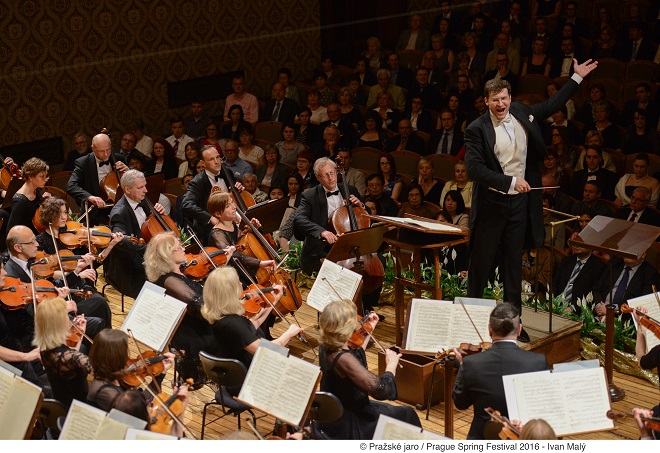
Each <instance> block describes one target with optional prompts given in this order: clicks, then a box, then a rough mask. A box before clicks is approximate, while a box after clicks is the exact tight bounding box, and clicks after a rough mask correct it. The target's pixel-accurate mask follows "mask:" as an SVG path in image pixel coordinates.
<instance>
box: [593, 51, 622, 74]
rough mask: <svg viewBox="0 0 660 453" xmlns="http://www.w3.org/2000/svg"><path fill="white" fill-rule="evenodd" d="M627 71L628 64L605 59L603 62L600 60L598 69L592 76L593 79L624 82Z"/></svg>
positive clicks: (613, 59) (614, 59)
mask: <svg viewBox="0 0 660 453" xmlns="http://www.w3.org/2000/svg"><path fill="white" fill-rule="evenodd" d="M589 48H590V47H589ZM625 71H626V64H625V63H624V62H622V61H621V60H617V59H616V58H603V59H602V60H598V67H597V68H596V69H594V70H593V72H592V73H591V74H590V75H591V78H592V79H614V80H622V79H623V75H624V73H625Z"/></svg>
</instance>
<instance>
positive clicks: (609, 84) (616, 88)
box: [582, 78, 623, 106]
mask: <svg viewBox="0 0 660 453" xmlns="http://www.w3.org/2000/svg"><path fill="white" fill-rule="evenodd" d="M596 84H598V85H602V86H603V88H605V99H606V100H608V101H610V102H612V103H614V104H615V105H617V106H618V105H619V104H620V103H621V96H622V93H623V83H622V82H621V80H618V79H611V78H605V79H593V78H592V79H591V81H590V82H589V83H585V84H582V85H584V88H583V97H584V98H585V99H589V91H590V90H591V87H592V86H593V85H596Z"/></svg>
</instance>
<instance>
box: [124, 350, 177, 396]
mask: <svg viewBox="0 0 660 453" xmlns="http://www.w3.org/2000/svg"><path fill="white" fill-rule="evenodd" d="M180 355H181V354H180V353H178V352H177V353H176V356H177V357H178V356H180ZM142 357H144V362H146V366H145V363H144V362H143V361H142V358H141V357H139V356H138V357H135V358H129V359H128V362H127V363H126V368H124V370H123V376H122V377H121V383H122V385H124V386H125V387H131V388H135V387H139V386H140V384H141V383H142V382H144V378H146V377H147V376H150V375H154V376H158V375H159V374H162V372H163V371H164V370H165V365H163V361H164V360H165V359H167V356H165V355H158V353H156V352H155V351H146V352H144V353H142Z"/></svg>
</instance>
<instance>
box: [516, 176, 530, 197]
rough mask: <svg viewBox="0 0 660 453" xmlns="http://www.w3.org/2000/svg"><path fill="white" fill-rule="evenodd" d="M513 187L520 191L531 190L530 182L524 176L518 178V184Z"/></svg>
mask: <svg viewBox="0 0 660 453" xmlns="http://www.w3.org/2000/svg"><path fill="white" fill-rule="evenodd" d="M513 188H514V190H515V191H516V192H518V193H525V192H529V190H530V189H531V187H529V184H528V183H527V181H525V180H524V179H522V178H516V185H515V186H513Z"/></svg>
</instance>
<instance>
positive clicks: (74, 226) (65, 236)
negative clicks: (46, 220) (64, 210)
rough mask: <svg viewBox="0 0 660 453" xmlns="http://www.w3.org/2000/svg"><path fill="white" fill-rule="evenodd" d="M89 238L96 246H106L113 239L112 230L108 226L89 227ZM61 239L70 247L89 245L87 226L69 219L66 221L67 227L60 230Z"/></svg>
mask: <svg viewBox="0 0 660 453" xmlns="http://www.w3.org/2000/svg"><path fill="white" fill-rule="evenodd" d="M89 239H91V243H92V245H93V246H94V247H96V248H99V249H104V248H106V247H107V246H108V245H109V244H110V241H112V231H111V230H110V228H108V227H107V226H103V225H101V226H97V227H94V228H90V229H89ZM59 240H60V242H62V244H64V246H65V247H66V248H68V249H75V248H78V247H80V246H81V245H88V244H87V240H88V234H87V227H86V226H84V225H83V224H82V223H78V222H74V221H73V220H69V221H67V222H66V229H65V230H64V231H60V233H59Z"/></svg>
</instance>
